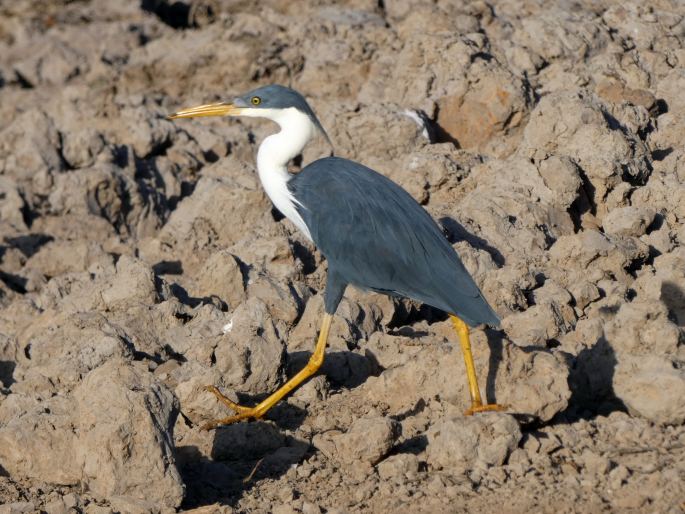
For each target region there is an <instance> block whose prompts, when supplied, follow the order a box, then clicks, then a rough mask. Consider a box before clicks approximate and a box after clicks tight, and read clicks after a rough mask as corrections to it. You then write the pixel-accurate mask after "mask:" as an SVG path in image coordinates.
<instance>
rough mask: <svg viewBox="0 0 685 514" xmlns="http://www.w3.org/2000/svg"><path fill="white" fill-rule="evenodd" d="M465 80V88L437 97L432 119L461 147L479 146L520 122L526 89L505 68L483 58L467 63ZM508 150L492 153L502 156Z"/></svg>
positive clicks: (483, 146) (473, 148) (512, 128)
mask: <svg viewBox="0 0 685 514" xmlns="http://www.w3.org/2000/svg"><path fill="white" fill-rule="evenodd" d="M468 80H469V84H468V89H467V90H466V91H465V92H464V91H459V92H458V93H456V94H453V95H449V96H446V97H443V98H441V99H440V100H438V116H437V120H436V121H437V124H438V125H439V126H440V128H441V129H442V130H444V131H445V132H446V133H447V135H448V137H450V138H453V139H454V140H456V141H457V142H458V143H459V146H460V147H461V148H465V149H469V150H482V149H486V148H487V147H488V143H489V142H490V141H491V140H492V139H494V138H495V137H497V136H499V135H501V134H508V133H510V132H511V131H514V130H516V129H517V128H518V127H519V126H520V125H521V122H522V120H523V118H524V116H525V114H526V111H527V107H528V105H527V104H528V99H527V93H526V90H525V87H524V85H523V84H522V83H521V82H520V81H519V80H518V79H517V78H515V77H514V76H513V75H512V74H510V73H509V72H508V71H507V70H506V69H503V68H499V67H495V66H489V65H487V64H485V63H484V61H478V62H477V63H476V64H475V65H473V66H471V68H470V69H469V79H468ZM512 150H513V149H509V150H508V152H507V151H506V150H505V151H504V152H501V151H500V152H498V153H497V154H496V155H497V156H498V157H503V156H506V155H507V154H508V153H509V152H511V151H512ZM486 151H487V150H486ZM490 152H492V150H490Z"/></svg>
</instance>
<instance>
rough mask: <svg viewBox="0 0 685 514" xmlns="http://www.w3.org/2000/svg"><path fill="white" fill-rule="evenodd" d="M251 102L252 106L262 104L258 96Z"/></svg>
mask: <svg viewBox="0 0 685 514" xmlns="http://www.w3.org/2000/svg"><path fill="white" fill-rule="evenodd" d="M250 101H251V102H252V105H259V104H260V103H262V99H261V98H259V97H258V96H253V97H252V100H250Z"/></svg>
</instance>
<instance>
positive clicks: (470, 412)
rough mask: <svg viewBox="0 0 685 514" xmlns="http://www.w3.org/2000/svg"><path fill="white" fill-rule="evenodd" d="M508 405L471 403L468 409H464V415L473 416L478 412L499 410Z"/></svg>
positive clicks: (504, 408)
mask: <svg viewBox="0 0 685 514" xmlns="http://www.w3.org/2000/svg"><path fill="white" fill-rule="evenodd" d="M508 408H509V407H508V406H507V405H499V404H497V403H488V404H485V405H482V404H480V405H475V404H474V405H471V408H470V409H466V410H465V411H464V415H465V416H473V415H474V414H477V413H479V412H501V411H505V410H507V409H508Z"/></svg>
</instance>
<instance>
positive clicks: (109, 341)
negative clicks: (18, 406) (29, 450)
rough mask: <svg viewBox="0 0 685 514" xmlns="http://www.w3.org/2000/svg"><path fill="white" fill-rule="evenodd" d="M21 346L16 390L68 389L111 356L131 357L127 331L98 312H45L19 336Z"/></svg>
mask: <svg viewBox="0 0 685 514" xmlns="http://www.w3.org/2000/svg"><path fill="white" fill-rule="evenodd" d="M19 345H20V348H22V350H23V351H22V353H21V357H22V358H20V359H18V366H17V368H16V370H15V374H16V378H17V379H19V380H21V382H19V383H17V384H16V386H15V391H17V392H20V391H25V392H26V393H31V392H40V393H42V394H46V393H48V391H41V389H42V387H43V386H44V384H45V382H44V381H45V380H46V379H47V380H48V381H49V384H50V390H52V391H54V392H56V391H60V392H63V391H70V390H72V389H73V388H74V387H76V386H78V385H79V383H80V382H81V380H83V378H84V377H85V376H86V375H87V374H88V373H89V372H90V371H92V370H94V369H96V368H98V367H99V366H101V365H103V364H105V363H106V362H107V361H109V360H111V359H113V358H117V357H119V358H132V352H131V350H130V348H129V346H128V344H127V336H126V334H125V333H124V332H123V331H122V330H121V329H120V328H118V327H116V326H114V325H112V324H110V323H109V322H108V321H107V319H106V318H105V317H104V316H102V315H101V314H99V313H95V312H91V313H78V314H66V315H65V314H62V315H58V316H51V315H49V314H47V313H46V315H44V316H43V317H42V318H39V319H37V320H36V322H35V323H34V324H33V325H32V326H31V327H29V328H28V330H26V331H25V332H24V333H23V334H22V335H21V336H20V338H19Z"/></svg>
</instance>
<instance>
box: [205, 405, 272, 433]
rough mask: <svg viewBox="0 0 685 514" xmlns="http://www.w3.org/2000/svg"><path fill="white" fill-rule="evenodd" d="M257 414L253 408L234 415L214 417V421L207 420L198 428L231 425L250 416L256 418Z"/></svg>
mask: <svg viewBox="0 0 685 514" xmlns="http://www.w3.org/2000/svg"><path fill="white" fill-rule="evenodd" d="M257 417H259V415H258V414H257V412H255V411H254V410H252V409H250V412H242V413H240V414H236V415H235V416H229V417H227V418H221V419H216V420H214V421H208V422H207V423H205V424H204V425H202V426H201V427H200V430H214V429H215V428H218V427H220V426H224V425H231V424H233V423H237V422H238V421H243V420H246V419H250V418H257Z"/></svg>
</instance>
